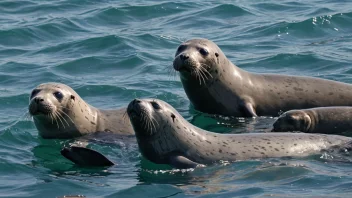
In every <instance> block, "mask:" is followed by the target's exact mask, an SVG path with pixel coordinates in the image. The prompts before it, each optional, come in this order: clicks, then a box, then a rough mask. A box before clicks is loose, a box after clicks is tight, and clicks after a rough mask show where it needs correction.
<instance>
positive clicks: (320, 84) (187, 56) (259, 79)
mask: <svg viewBox="0 0 352 198" xmlns="http://www.w3.org/2000/svg"><path fill="white" fill-rule="evenodd" d="M173 68H174V69H175V70H176V71H178V72H179V74H180V79H181V82H182V85H183V88H184V90H185V92H186V94H187V96H188V98H189V99H190V101H191V103H192V104H193V106H194V108H195V109H196V110H199V111H201V112H205V113H209V114H219V115H225V116H237V117H255V116H278V115H279V112H285V111H288V110H292V109H306V108H313V107H323V106H352V85H350V84H346V83H342V82H337V81H332V80H326V79H321V78H314V77H306V76H288V75H278V74H257V73H251V72H247V71H245V70H242V69H240V68H238V67H237V66H235V65H234V64H232V62H231V61H230V60H229V59H227V58H226V56H225V54H224V53H223V52H222V51H221V49H220V48H219V47H218V46H217V45H216V44H215V43H214V42H212V41H209V40H207V39H192V40H188V41H186V42H184V43H182V44H181V45H180V46H179V47H178V49H177V51H176V54H175V59H174V61H173Z"/></svg>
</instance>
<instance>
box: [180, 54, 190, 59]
mask: <svg viewBox="0 0 352 198" xmlns="http://www.w3.org/2000/svg"><path fill="white" fill-rule="evenodd" d="M180 58H181V60H187V59H188V58H189V56H188V55H185V54H181V55H180Z"/></svg>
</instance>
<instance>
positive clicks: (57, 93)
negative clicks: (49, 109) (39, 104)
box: [54, 91, 64, 100]
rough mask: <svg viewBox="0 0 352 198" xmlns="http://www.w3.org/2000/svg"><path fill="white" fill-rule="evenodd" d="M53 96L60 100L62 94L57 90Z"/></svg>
mask: <svg viewBox="0 0 352 198" xmlns="http://www.w3.org/2000/svg"><path fill="white" fill-rule="evenodd" d="M54 96H55V97H56V98H57V99H58V100H61V99H62V98H63V97H64V95H63V94H62V93H61V92H59V91H57V92H55V93H54Z"/></svg>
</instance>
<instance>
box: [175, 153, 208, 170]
mask: <svg viewBox="0 0 352 198" xmlns="http://www.w3.org/2000/svg"><path fill="white" fill-rule="evenodd" d="M169 164H170V165H171V166H173V167H175V168H179V169H187V168H196V167H197V166H204V165H202V164H198V163H196V162H193V161H192V160H190V159H188V158H186V157H184V156H181V155H171V156H170V157H169Z"/></svg>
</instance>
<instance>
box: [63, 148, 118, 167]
mask: <svg viewBox="0 0 352 198" xmlns="http://www.w3.org/2000/svg"><path fill="white" fill-rule="evenodd" d="M61 155H63V156H64V157H65V158H67V159H69V160H70V161H72V162H73V163H75V164H77V165H79V166H112V165H114V163H113V162H111V161H110V160H109V159H108V158H106V157H105V156H104V155H102V154H101V153H99V152H97V151H94V150H92V149H89V148H84V147H79V146H71V147H64V148H63V149H62V150H61Z"/></svg>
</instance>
